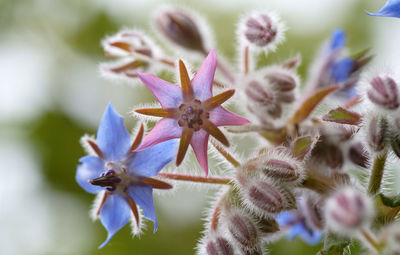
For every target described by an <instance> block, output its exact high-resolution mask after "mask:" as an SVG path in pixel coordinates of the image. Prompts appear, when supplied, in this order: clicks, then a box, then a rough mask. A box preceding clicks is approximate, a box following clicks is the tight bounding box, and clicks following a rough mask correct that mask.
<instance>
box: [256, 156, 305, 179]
mask: <svg viewBox="0 0 400 255" xmlns="http://www.w3.org/2000/svg"><path fill="white" fill-rule="evenodd" d="M263 165H264V168H263V171H262V172H263V173H264V174H265V175H266V176H268V177H271V178H273V179H277V180H282V181H284V182H293V181H297V180H299V178H300V177H301V168H300V166H299V165H296V164H293V163H291V162H287V161H284V160H280V159H268V160H266V161H265V162H264V164H263Z"/></svg>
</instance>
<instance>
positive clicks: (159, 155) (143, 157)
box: [128, 139, 179, 177]
mask: <svg viewBox="0 0 400 255" xmlns="http://www.w3.org/2000/svg"><path fill="white" fill-rule="evenodd" d="M178 141H179V140H178V139H172V140H168V141H165V142H162V143H159V144H156V145H154V146H152V147H150V148H148V149H145V150H142V151H139V152H135V153H133V157H132V158H131V160H130V161H129V162H128V171H129V172H130V173H131V174H134V175H137V176H144V177H152V176H156V175H157V174H158V172H160V170H161V169H162V168H163V167H164V166H165V165H166V164H168V163H169V162H171V160H173V159H174V157H175V155H176V153H177V150H178Z"/></svg>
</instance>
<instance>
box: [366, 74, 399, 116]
mask: <svg viewBox="0 0 400 255" xmlns="http://www.w3.org/2000/svg"><path fill="white" fill-rule="evenodd" d="M369 84H370V85H371V86H370V87H369V88H368V90H367V95H368V99H369V100H370V101H371V102H372V103H373V104H375V105H377V106H380V107H382V108H383V109H386V110H396V109H397V108H398V107H399V105H400V102H399V95H398V94H399V92H398V85H397V82H396V81H395V80H394V79H393V78H392V77H390V76H376V77H374V78H372V79H371V81H370V82H369Z"/></svg>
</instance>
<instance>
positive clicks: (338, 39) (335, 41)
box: [330, 28, 346, 51]
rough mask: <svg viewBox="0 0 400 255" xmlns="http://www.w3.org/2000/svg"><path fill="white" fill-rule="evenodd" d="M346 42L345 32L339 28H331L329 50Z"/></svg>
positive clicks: (337, 47)
mask: <svg viewBox="0 0 400 255" xmlns="http://www.w3.org/2000/svg"><path fill="white" fill-rule="evenodd" d="M345 44H346V34H345V33H344V31H343V30H342V29H340V28H337V29H335V30H333V32H332V36H331V41H330V50H332V51H334V50H338V49H341V48H343V47H344V45H345Z"/></svg>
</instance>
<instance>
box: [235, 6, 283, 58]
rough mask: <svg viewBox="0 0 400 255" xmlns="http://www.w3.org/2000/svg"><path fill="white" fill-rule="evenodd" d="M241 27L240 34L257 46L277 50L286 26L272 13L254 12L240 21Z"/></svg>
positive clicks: (251, 44)
mask: <svg viewBox="0 0 400 255" xmlns="http://www.w3.org/2000/svg"><path fill="white" fill-rule="evenodd" d="M239 29H240V31H239V35H241V36H243V38H244V39H245V41H246V42H247V44H249V45H250V46H253V47H255V48H259V49H271V50H275V48H276V45H277V44H278V43H280V42H281V41H282V40H283V32H284V27H283V25H282V24H281V22H280V21H279V18H278V17H277V16H276V15H274V14H271V13H267V12H253V13H251V14H250V15H248V16H247V17H245V18H244V19H243V20H242V21H241V22H240V26H239Z"/></svg>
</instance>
